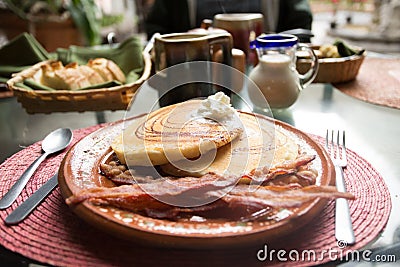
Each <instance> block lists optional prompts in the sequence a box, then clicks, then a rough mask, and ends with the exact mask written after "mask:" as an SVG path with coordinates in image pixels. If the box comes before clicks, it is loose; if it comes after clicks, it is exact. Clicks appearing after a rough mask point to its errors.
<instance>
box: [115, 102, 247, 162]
mask: <svg viewBox="0 0 400 267" xmlns="http://www.w3.org/2000/svg"><path fill="white" fill-rule="evenodd" d="M204 103H205V102H204V100H203V101H202V100H189V101H186V102H182V103H179V104H175V105H171V106H167V107H163V108H161V109H159V110H156V111H153V112H151V113H150V114H149V115H147V116H143V117H140V118H138V119H137V120H135V121H134V122H133V123H132V124H131V125H129V126H128V127H127V128H126V129H125V130H124V131H123V133H122V134H121V135H120V136H118V137H117V138H116V139H115V140H114V141H113V142H112V144H111V147H112V149H113V150H114V152H115V153H116V155H117V157H118V159H119V160H120V161H121V162H122V163H123V164H127V165H129V166H137V165H139V166H153V165H163V164H167V163H169V162H184V161H190V162H191V163H193V164H199V163H200V162H204V161H205V162H208V164H210V163H211V162H212V160H213V159H214V158H215V154H216V153H217V149H218V148H220V147H222V146H224V145H226V144H228V143H230V142H231V141H232V140H234V139H235V138H236V137H237V136H239V134H240V133H241V132H242V131H243V127H242V125H240V120H239V119H238V115H237V112H236V111H234V113H232V114H231V115H232V116H230V115H229V116H226V117H224V118H221V119H219V120H215V119H209V118H207V117H204V116H201V115H199V114H198V111H199V110H202V108H204ZM229 106H230V105H229ZM238 122H239V123H238ZM203 155H207V158H205V157H203ZM210 155H211V156H210ZM189 159H190V160H189Z"/></svg>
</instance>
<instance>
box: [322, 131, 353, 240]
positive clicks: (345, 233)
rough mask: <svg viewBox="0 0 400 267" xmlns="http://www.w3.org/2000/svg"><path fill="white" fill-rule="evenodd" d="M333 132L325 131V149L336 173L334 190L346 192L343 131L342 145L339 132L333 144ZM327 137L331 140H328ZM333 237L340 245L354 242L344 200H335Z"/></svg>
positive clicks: (348, 211)
mask: <svg viewBox="0 0 400 267" xmlns="http://www.w3.org/2000/svg"><path fill="white" fill-rule="evenodd" d="M334 135H335V134H334V131H333V130H332V131H331V134H329V130H326V138H325V148H326V151H327V152H328V153H329V155H330V157H331V160H332V162H333V164H334V165H335V172H336V188H337V190H338V191H339V192H346V185H345V182H344V175H343V168H346V167H347V155H346V143H345V131H343V133H342V144H340V132H339V131H337V133H336V145H335V143H334ZM329 136H330V137H331V138H329ZM335 237H336V240H337V241H338V244H339V242H342V244H347V245H351V244H354V243H355V242H356V240H355V236H354V231H353V225H352V222H351V217H350V209H349V203H348V202H347V200H346V199H344V198H338V199H336V207H335Z"/></svg>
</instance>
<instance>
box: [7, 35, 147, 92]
mask: <svg viewBox="0 0 400 267" xmlns="http://www.w3.org/2000/svg"><path fill="white" fill-rule="evenodd" d="M142 50H143V47H142V43H141V40H140V38H138V37H137V36H135V35H133V36H131V37H129V38H127V39H126V40H125V41H123V42H122V43H119V44H113V45H100V46H93V47H81V46H75V45H72V46H70V47H69V48H58V49H57V50H56V52H55V53H48V52H47V51H46V50H45V49H44V48H43V46H42V45H41V44H40V43H39V42H38V41H37V40H36V39H35V37H33V36H32V35H31V34H29V33H23V34H21V35H19V36H17V37H16V38H14V39H13V40H11V41H10V42H9V43H8V44H6V45H4V46H3V47H2V48H1V49H0V82H6V81H7V80H8V79H9V78H11V74H12V73H16V72H19V71H21V70H23V69H25V68H28V67H30V66H32V65H34V64H36V63H38V62H41V61H44V60H48V59H54V60H60V61H62V62H63V64H64V65H66V64H68V63H70V62H77V63H78V64H86V63H87V61H88V60H89V59H91V58H99V57H103V58H107V59H110V60H112V61H114V62H115V63H116V64H117V65H118V66H119V67H120V68H121V70H122V71H123V72H124V74H125V76H126V82H127V83H131V82H134V81H136V80H137V79H138V78H139V77H140V76H141V74H142V72H143V69H144V62H143V57H142ZM23 84H24V85H25V86H23V87H24V88H26V89H27V88H31V89H36V90H37V89H40V90H48V89H49V88H41V85H40V84H35V86H33V85H34V84H33V83H32V82H31V81H27V82H24V83H23ZM19 85H22V83H21V84H19ZM104 86H107V87H113V86H116V84H115V82H109V83H106V84H104ZM102 88H104V87H102ZM85 89H93V88H85Z"/></svg>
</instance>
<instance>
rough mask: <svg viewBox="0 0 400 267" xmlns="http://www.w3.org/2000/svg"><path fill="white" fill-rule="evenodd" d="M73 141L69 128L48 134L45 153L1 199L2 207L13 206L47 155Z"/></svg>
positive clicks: (44, 141)
mask: <svg viewBox="0 0 400 267" xmlns="http://www.w3.org/2000/svg"><path fill="white" fill-rule="evenodd" d="M71 141H72V131H71V130H70V129H67V128H61V129H57V130H55V131H53V132H51V133H50V134H48V135H47V136H46V138H45V139H44V140H43V142H42V151H43V152H44V153H43V154H42V155H41V156H40V157H39V158H37V159H36V160H35V161H34V162H33V163H32V164H31V166H29V168H28V169H27V170H26V171H25V172H24V173H23V174H22V175H21V177H20V178H19V179H18V180H17V181H16V182H15V184H14V185H13V186H12V187H11V189H10V190H9V191H8V192H7V193H6V194H5V195H4V196H3V198H2V199H0V209H6V208H8V207H9V206H11V204H12V203H13V202H14V201H15V200H16V199H17V197H18V195H19V194H20V193H21V191H22V189H24V187H25V185H26V184H27V183H28V181H29V179H30V178H31V176H32V175H33V173H34V172H35V171H36V169H37V168H38V167H39V165H40V163H42V162H43V160H44V159H45V158H46V157H47V156H49V155H50V154H53V153H56V152H59V151H61V150H63V149H65V148H66V147H67V146H68V145H69V144H70V143H71Z"/></svg>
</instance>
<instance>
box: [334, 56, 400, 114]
mask: <svg viewBox="0 0 400 267" xmlns="http://www.w3.org/2000/svg"><path fill="white" fill-rule="evenodd" d="M334 86H335V87H336V88H338V89H339V90H340V91H342V92H343V93H345V94H347V95H349V96H352V97H355V98H357V99H360V100H362V101H366V102H369V103H372V104H377V105H382V106H387V107H392V108H398V109H400V59H388V58H373V57H366V58H365V59H364V62H363V64H362V65H361V67H360V70H359V73H358V75H357V78H356V79H355V80H354V81H351V82H348V83H340V84H334Z"/></svg>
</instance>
